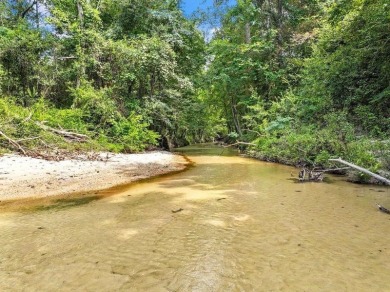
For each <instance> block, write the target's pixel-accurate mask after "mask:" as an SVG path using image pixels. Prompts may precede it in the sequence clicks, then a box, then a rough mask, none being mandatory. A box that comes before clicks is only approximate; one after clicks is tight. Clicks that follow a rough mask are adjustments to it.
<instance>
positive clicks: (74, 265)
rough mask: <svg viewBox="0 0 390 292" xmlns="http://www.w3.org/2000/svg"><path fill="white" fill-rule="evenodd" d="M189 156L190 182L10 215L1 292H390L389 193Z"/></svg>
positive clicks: (276, 168)
mask: <svg viewBox="0 0 390 292" xmlns="http://www.w3.org/2000/svg"><path fill="white" fill-rule="evenodd" d="M181 151H183V152H184V153H185V154H186V155H187V156H188V157H189V158H190V159H191V160H192V161H193V162H194V163H195V165H194V166H193V167H190V168H189V169H188V170H187V171H184V172H182V173H178V174H174V175H170V176H165V177H161V178H158V179H154V180H150V181H146V182H141V183H138V184H133V185H131V186H129V187H127V188H122V189H121V190H120V191H119V190H118V193H116V194H115V195H112V196H106V197H104V198H103V199H99V200H95V199H94V198H93V197H92V199H91V200H88V199H86V200H85V202H84V201H82V202H81V201H80V202H81V203H80V202H79V201H77V200H75V201H72V202H75V203H74V204H72V203H69V201H68V203H67V204H61V201H59V202H58V201H57V202H56V204H53V205H52V207H50V206H44V207H42V208H36V209H35V210H34V211H31V210H30V211H24V212H16V211H13V212H2V213H0V235H1V236H0V290H1V291H118V290H119V291H390V236H389V234H390V216H389V215H386V214H384V213H381V212H379V211H378V210H377V209H376V207H375V203H376V202H379V203H381V204H383V205H385V206H390V190H389V188H385V187H379V186H363V185H355V184H351V183H348V182H344V181H343V180H344V178H342V177H335V176H327V180H326V182H323V183H297V182H296V181H295V180H294V179H293V177H296V176H297V170H296V169H294V168H292V167H288V166H283V165H278V164H273V163H266V162H260V161H257V160H253V159H248V158H242V157H239V156H237V155H233V154H235V153H232V152H231V150H227V149H223V148H217V147H215V146H214V147H213V146H210V145H197V146H192V147H187V148H183V149H182V150H181ZM229 151H230V152H229ZM79 203H80V204H79Z"/></svg>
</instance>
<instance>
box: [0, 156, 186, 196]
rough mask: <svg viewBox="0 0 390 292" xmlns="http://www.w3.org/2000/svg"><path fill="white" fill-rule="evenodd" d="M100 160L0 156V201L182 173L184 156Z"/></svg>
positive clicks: (89, 189) (70, 192)
mask: <svg viewBox="0 0 390 292" xmlns="http://www.w3.org/2000/svg"><path fill="white" fill-rule="evenodd" d="M100 157H101V159H102V160H103V161H91V160H86V159H85V158H83V157H81V156H80V159H71V160H63V161H47V160H42V159H36V158H31V157H24V156H19V155H4V156H2V157H0V201H6V200H15V199H26V198H42V197H49V196H57V195H64V194H69V195H71V194H73V193H80V192H91V191H97V190H102V189H107V188H110V187H113V186H117V185H121V184H126V183H130V182H134V181H138V180H141V179H145V178H150V177H154V176H158V175H162V174H166V173H170V172H175V171H179V170H182V169H184V168H185V167H186V165H187V164H188V162H187V161H186V160H185V158H184V157H182V156H179V155H174V154H172V153H169V152H164V151H154V152H148V153H142V154H113V153H100Z"/></svg>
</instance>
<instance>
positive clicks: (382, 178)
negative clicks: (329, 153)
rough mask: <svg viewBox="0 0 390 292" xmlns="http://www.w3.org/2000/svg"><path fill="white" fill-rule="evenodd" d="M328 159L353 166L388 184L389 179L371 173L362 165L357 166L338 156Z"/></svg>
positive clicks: (389, 182) (389, 183)
mask: <svg viewBox="0 0 390 292" xmlns="http://www.w3.org/2000/svg"><path fill="white" fill-rule="evenodd" d="M329 161H335V162H339V163H342V164H345V165H348V166H349V167H352V168H354V169H357V170H359V171H361V172H364V173H366V174H368V175H370V176H372V177H374V178H376V179H377V180H379V181H381V182H383V183H385V184H386V185H390V180H388V179H387V178H385V177H383V176H380V175H378V174H376V173H373V172H371V171H369V170H368V169H365V168H363V167H360V166H357V165H355V164H352V163H350V162H347V161H344V160H342V159H341V158H338V159H329Z"/></svg>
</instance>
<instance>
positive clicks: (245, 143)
mask: <svg viewBox="0 0 390 292" xmlns="http://www.w3.org/2000/svg"><path fill="white" fill-rule="evenodd" d="M235 145H250V146H256V144H254V143H247V142H236V143H233V144H230V145H226V146H223V147H225V148H227V147H231V146H235Z"/></svg>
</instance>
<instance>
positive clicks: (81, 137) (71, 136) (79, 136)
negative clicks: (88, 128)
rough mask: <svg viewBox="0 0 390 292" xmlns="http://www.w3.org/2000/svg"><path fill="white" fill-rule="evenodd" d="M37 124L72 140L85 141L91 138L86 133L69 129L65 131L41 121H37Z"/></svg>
mask: <svg viewBox="0 0 390 292" xmlns="http://www.w3.org/2000/svg"><path fill="white" fill-rule="evenodd" d="M35 124H36V125H37V126H38V127H40V128H41V129H43V130H45V131H50V132H53V133H55V134H57V135H60V136H62V137H64V138H66V139H69V140H72V141H77V142H85V141H86V140H88V139H89V137H88V136H87V135H84V134H79V133H75V132H69V131H65V130H58V129H55V128H52V127H49V126H46V125H44V124H42V123H40V122H35Z"/></svg>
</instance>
